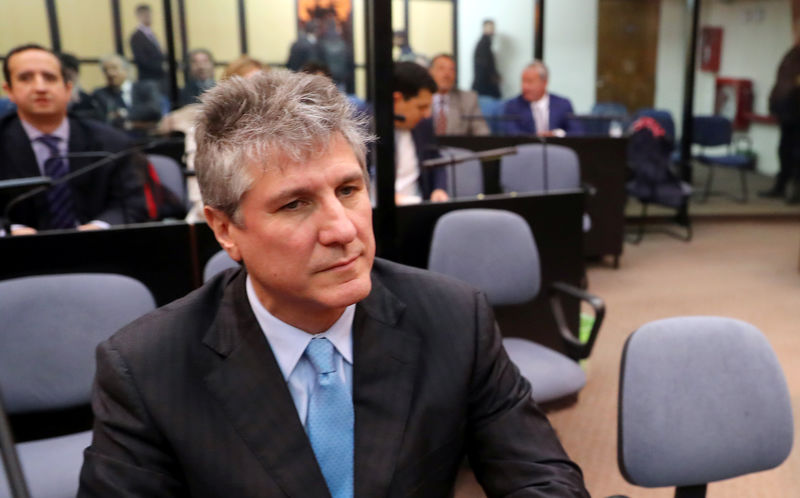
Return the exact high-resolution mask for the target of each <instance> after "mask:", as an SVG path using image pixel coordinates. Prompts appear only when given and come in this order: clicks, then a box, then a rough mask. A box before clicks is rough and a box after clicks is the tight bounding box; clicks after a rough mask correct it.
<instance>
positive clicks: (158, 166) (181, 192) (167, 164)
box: [147, 154, 189, 207]
mask: <svg viewBox="0 0 800 498" xmlns="http://www.w3.org/2000/svg"><path fill="white" fill-rule="evenodd" d="M147 159H148V160H149V161H150V164H152V165H153V168H154V169H155V170H156V173H158V179H159V180H160V181H161V184H162V185H163V186H164V187H166V188H167V189H168V190H169V191H170V192H172V194H173V195H175V197H176V198H177V199H178V201H179V202H180V203H181V204H182V205H183V206H187V207H188V203H189V200H188V196H187V193H186V179H185V178H184V176H183V170H182V169H181V166H180V164H178V162H177V161H175V159H172V158H171V157H169V156H162V155H159V154H148V155H147Z"/></svg>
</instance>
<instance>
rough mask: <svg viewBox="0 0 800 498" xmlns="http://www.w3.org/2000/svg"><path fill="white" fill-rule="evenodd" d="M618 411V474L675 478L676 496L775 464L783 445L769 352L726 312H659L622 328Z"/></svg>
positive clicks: (779, 378)
mask: <svg viewBox="0 0 800 498" xmlns="http://www.w3.org/2000/svg"><path fill="white" fill-rule="evenodd" d="M618 416H619V419H618V423H619V437H618V442H619V445H618V461H619V466H620V470H621V471H622V474H623V476H624V477H625V478H626V479H627V480H628V482H630V483H632V484H636V485H638V486H644V487H662V486H676V487H677V489H676V493H675V496H680V497H702V496H705V491H706V485H707V483H709V482H713V481H719V480H722V479H729V478H731V477H736V476H740V475H744V474H748V473H751V472H758V471H761V470H766V469H771V468H773V467H776V466H778V465H780V464H781V462H783V461H784V460H785V459H786V458H787V457H788V456H789V453H790V451H791V448H792V439H793V433H794V426H793V418H792V407H791V399H790V397H789V390H788V388H787V386H786V380H785V378H784V375H783V371H782V369H781V366H780V364H779V363H778V359H777V358H776V356H775V353H774V352H773V350H772V348H771V347H770V345H769V343H768V342H767V340H766V338H765V337H764V335H763V334H762V333H761V332H760V331H759V330H758V329H756V328H755V327H753V326H752V325H750V324H748V323H745V322H742V321H739V320H733V319H730V318H720V317H702V316H694V317H678V318H668V319H664V320H658V321H654V322H650V323H648V324H646V325H644V326H642V327H641V328H640V329H638V330H637V331H636V332H634V333H633V334H631V336H630V337H629V338H628V341H627V342H626V343H625V347H624V350H623V353H622V366H621V369H620V388H619V411H618Z"/></svg>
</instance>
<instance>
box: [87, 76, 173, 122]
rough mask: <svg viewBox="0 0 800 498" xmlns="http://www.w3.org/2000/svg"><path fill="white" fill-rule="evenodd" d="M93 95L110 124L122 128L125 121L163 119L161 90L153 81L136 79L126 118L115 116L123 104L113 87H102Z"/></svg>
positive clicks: (154, 120)
mask: <svg viewBox="0 0 800 498" xmlns="http://www.w3.org/2000/svg"><path fill="white" fill-rule="evenodd" d="M92 96H93V97H94V98H95V100H96V101H97V103H98V105H99V106H100V108H101V110H102V112H103V116H104V117H105V119H106V122H108V124H110V125H112V126H114V127H116V128H121V127H123V126H124V121H125V120H127V121H141V122H147V121H152V122H156V121H158V120H159V119H161V103H162V97H161V92H160V91H159V90H158V85H157V84H156V83H155V82H153V81H135V82H133V85H132V87H131V105H130V108H128V109H127V111H126V114H127V117H126V118H125V119H124V120H119V119H116V118H114V117H113V116H116V115H117V114H118V113H119V110H120V108H121V105H120V103H119V101H118V100H117V92H116V91H114V90H112V89H111V87H107V86H104V87H101V88H98V89H97V90H95V91H94V93H93V94H92Z"/></svg>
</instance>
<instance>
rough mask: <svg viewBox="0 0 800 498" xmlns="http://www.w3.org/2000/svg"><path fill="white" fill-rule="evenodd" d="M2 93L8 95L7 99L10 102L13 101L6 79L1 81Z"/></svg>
mask: <svg viewBox="0 0 800 498" xmlns="http://www.w3.org/2000/svg"><path fill="white" fill-rule="evenodd" d="M3 93H5V94H6V97H8V100H10V101H11V102H14V97H13V96H12V95H11V87H10V86H8V82H7V81H4V82H3ZM14 103H15V104H16V102H14Z"/></svg>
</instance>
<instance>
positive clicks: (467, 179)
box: [439, 147, 483, 197]
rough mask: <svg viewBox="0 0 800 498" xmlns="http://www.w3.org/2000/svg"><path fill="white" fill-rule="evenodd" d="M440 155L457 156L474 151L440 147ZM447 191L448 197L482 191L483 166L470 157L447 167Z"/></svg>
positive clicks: (468, 154)
mask: <svg viewBox="0 0 800 498" xmlns="http://www.w3.org/2000/svg"><path fill="white" fill-rule="evenodd" d="M439 153H440V154H441V155H442V157H446V158H447V157H452V158H458V157H463V156H471V155H474V154H475V152H473V151H471V150H469V149H462V148H460V147H442V148H441V149H440V150H439ZM447 193H448V194H449V195H450V197H472V196H475V195H478V194H482V193H483V167H482V166H481V162H480V160H478V159H470V160H468V161H465V162H463V163H459V164H456V165H454V166H452V167H448V168H447Z"/></svg>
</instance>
